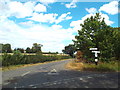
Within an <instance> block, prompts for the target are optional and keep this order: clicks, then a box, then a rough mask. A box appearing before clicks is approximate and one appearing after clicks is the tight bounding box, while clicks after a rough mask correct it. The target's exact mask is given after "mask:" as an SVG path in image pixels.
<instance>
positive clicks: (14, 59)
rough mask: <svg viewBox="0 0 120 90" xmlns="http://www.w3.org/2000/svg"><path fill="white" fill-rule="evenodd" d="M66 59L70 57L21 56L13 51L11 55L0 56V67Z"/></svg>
mask: <svg viewBox="0 0 120 90" xmlns="http://www.w3.org/2000/svg"><path fill="white" fill-rule="evenodd" d="M68 58H70V56H66V55H50V56H44V55H42V53H41V52H37V53H36V54H35V55H23V54H22V53H21V52H20V51H14V53H13V55H10V54H7V53H4V55H2V66H11V65H20V64H30V63H42V62H46V61H55V60H60V59H68Z"/></svg>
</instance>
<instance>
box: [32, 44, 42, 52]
mask: <svg viewBox="0 0 120 90" xmlns="http://www.w3.org/2000/svg"><path fill="white" fill-rule="evenodd" d="M42 46H43V45H42V44H37V43H33V47H32V52H33V53H36V52H41V47H42Z"/></svg>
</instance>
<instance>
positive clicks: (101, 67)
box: [66, 61, 120, 72]
mask: <svg viewBox="0 0 120 90" xmlns="http://www.w3.org/2000/svg"><path fill="white" fill-rule="evenodd" d="M118 63H120V61H111V62H109V63H108V62H100V63H99V64H98V65H95V64H93V63H92V64H88V63H83V62H75V61H72V62H70V63H68V64H67V65H66V67H67V68H69V69H73V70H80V71H98V72H119V71H120V66H119V65H118Z"/></svg>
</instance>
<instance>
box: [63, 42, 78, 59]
mask: <svg viewBox="0 0 120 90" xmlns="http://www.w3.org/2000/svg"><path fill="white" fill-rule="evenodd" d="M75 51H76V48H75V46H74V45H73V44H69V45H68V46H65V49H64V50H62V52H63V53H65V54H69V55H70V56H71V57H73V54H74V53H75Z"/></svg>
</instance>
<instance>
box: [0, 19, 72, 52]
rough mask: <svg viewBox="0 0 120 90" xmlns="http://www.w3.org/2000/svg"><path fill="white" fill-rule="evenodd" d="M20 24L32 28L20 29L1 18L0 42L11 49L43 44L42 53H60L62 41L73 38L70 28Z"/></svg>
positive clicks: (62, 46)
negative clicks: (7, 44) (10, 46)
mask: <svg viewBox="0 0 120 90" xmlns="http://www.w3.org/2000/svg"><path fill="white" fill-rule="evenodd" d="M21 24H24V25H26V24H28V25H29V24H30V25H32V27H29V28H22V27H20V26H19V25H17V24H15V22H13V21H10V20H9V19H7V18H1V22H0V38H1V39H0V42H1V43H10V44H12V47H13V48H18V47H20V48H26V47H28V46H29V47H31V46H32V44H33V43H35V42H37V43H40V44H43V47H42V51H58V52H61V50H62V49H64V46H65V45H64V43H63V41H65V40H69V41H70V40H72V39H73V38H74V35H72V33H73V30H72V29H71V28H68V29H64V28H63V27H62V26H60V25H53V26H46V25H43V24H42V25H41V24H34V23H32V22H23V23H21ZM6 26H7V27H6Z"/></svg>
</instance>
